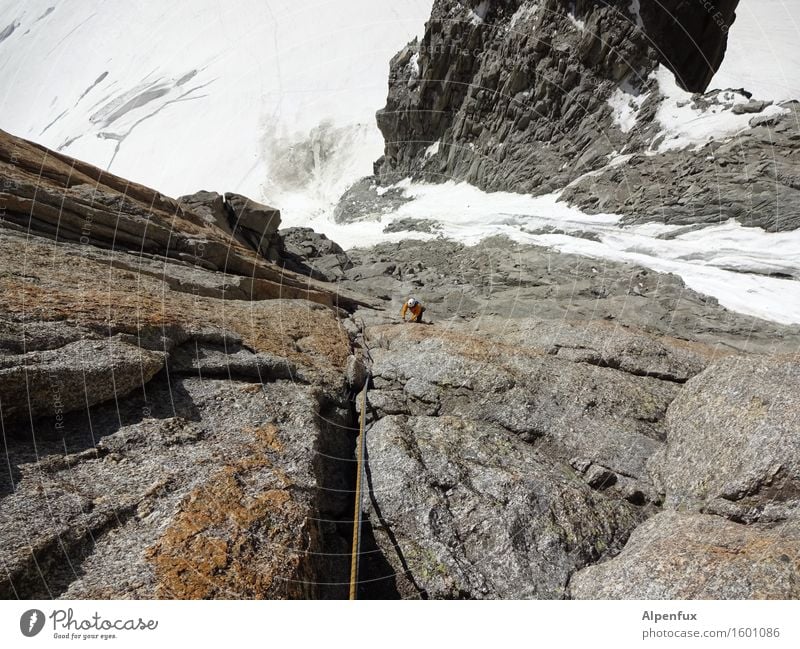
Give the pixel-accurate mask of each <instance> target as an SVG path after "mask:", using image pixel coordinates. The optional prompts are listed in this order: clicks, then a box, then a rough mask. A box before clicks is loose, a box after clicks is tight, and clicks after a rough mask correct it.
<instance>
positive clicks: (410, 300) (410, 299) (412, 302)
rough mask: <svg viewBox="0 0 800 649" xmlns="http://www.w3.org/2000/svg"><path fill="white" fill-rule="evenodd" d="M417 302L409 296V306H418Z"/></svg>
mask: <svg viewBox="0 0 800 649" xmlns="http://www.w3.org/2000/svg"><path fill="white" fill-rule="evenodd" d="M416 304H417V301H416V300H415V299H414V298H413V297H410V298H408V306H416Z"/></svg>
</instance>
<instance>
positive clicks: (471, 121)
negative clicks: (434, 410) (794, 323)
mask: <svg viewBox="0 0 800 649" xmlns="http://www.w3.org/2000/svg"><path fill="white" fill-rule="evenodd" d="M736 5H737V1H736V0H717V1H716V2H710V1H709V2H696V3H689V2H684V1H682V0H670V1H669V2H655V1H648V2H645V1H644V0H643V1H642V2H634V3H631V2H630V1H629V0H619V1H617V2H593V1H585V2H569V1H567V0H546V1H543V2H528V1H522V2H520V1H517V2H512V1H508V2H484V3H478V2H471V1H469V2H468V1H466V0H463V1H462V0H439V1H438V2H436V3H435V5H434V8H433V11H432V14H431V19H430V21H429V22H428V23H427V25H426V30H425V35H424V36H423V38H422V40H421V41H414V42H412V43H410V44H409V45H408V46H407V47H406V48H404V49H403V50H402V51H401V52H399V53H398V54H397V55H396V56H395V57H394V58H393V59H392V63H391V74H390V80H389V93H388V97H387V102H386V106H385V108H383V109H382V110H380V111H379V112H378V114H377V121H378V126H379V127H380V129H381V131H382V133H383V135H384V139H385V141H386V147H385V154H384V156H383V157H382V158H381V159H380V160H379V161H377V162H376V164H375V176H376V177H375V179H373V184H372V185H364V183H363V182H362V183H361V184H356V185H354V186H353V187H351V189H350V190H349V191H348V192H347V193H346V194H345V195H344V196H343V197H342V200H341V201H340V204H339V207H338V209H337V219H338V220H341V221H352V220H357V219H359V218H363V216H364V215H369V216H377V215H380V213H381V212H383V211H386V210H389V209H393V208H394V207H395V206H396V204H397V200H396V199H393V198H392V197H391V196H386V195H384V194H381V195H380V196H378V195H377V194H376V193H375V191H374V189H375V187H373V185H374V184H375V183H374V181H375V180H377V182H378V183H380V184H382V185H391V184H392V183H395V182H397V181H399V180H401V179H403V178H406V177H412V178H414V179H420V180H427V181H431V182H443V181H447V180H451V179H454V180H459V181H467V182H469V183H472V184H474V185H476V186H478V187H480V188H482V189H485V190H489V191H496V190H507V191H514V192H523V193H533V194H545V193H550V192H554V191H562V190H563V193H562V195H561V199H562V200H565V201H567V202H569V203H570V204H573V205H576V206H577V207H580V208H581V209H582V210H584V211H586V212H589V213H599V212H604V213H616V214H623V215H625V221H624V222H625V223H639V222H646V221H658V222H662V223H666V224H694V223H713V224H716V223H720V222H724V221H726V220H728V219H737V220H738V221H739V222H741V223H742V224H744V225H747V226H759V227H763V228H765V229H767V230H770V231H782V230H792V229H796V228H797V227H798V226H799V225H800V222H798V218H797V214H798V213H800V187H799V186H798V181H797V173H796V168H797V157H798V146H800V144H799V142H800V139H798V137H797V133H798V126H797V125H798V106H797V104H796V103H793V102H788V103H785V104H782V105H781V106H780V110H778V107H772V108H773V111H772V112H768V113H765V112H764V111H765V108H767V107H768V102H766V103H765V102H759V101H751V102H750V103H741V100H742V99H743V97H740V96H733V95H731V97H732V98H731V99H730V101H728V100H725V99H724V98H721V97H720V93H709V94H706V95H695V96H694V98H690V99H686V98H681V99H679V100H677V101H676V100H675V99H674V98H672V97H668V96H665V94H664V93H665V92H667V93H668V91H666V90H664V88H662V87H661V85H660V83H659V82H658V79H657V77H656V76H654V75H653V74H651V73H652V72H653V71H654V70H655V68H656V66H657V65H658V64H663V65H666V66H667V67H668V68H669V69H670V70H672V71H673V72H674V73H675V79H676V81H677V82H678V84H680V85H683V86H684V87H685V88H688V89H689V90H691V91H696V92H701V91H703V90H705V87H706V85H707V84H708V82H709V80H710V79H711V77H712V76H713V73H714V71H715V70H716V69H717V68H718V67H719V64H720V62H721V60H722V56H723V54H724V49H725V45H726V40H727V27H729V26H730V24H731V22H732V21H733V17H734V10H735V8H736ZM687 97H691V96H689V95H687ZM687 102H688V103H691V104H692V106H694V107H696V109H697V117H698V118H700V117H703V116H704V115H717V114H722V113H725V117H726V119H727V118H728V117H730V116H731V114H734V115H735V114H742V113H749V112H752V113H753V118H752V119H751V120H750V125H749V126H750V127H749V128H748V123H747V120H744V121H743V122H741V127H739V128H735V129H733V130H731V131H729V132H728V134H727V135H724V136H722V137H720V135H719V134H714V133H713V132H712V131H713V128H712V127H711V126H709V129H710V131H709V135H708V137H707V138H706V139H705V140H703V138H698V139H697V140H696V141H695V140H693V141H692V142H687V143H685V144H678V145H676V146H674V147H665V146H662V145H663V144H664V140H665V138H667V137H673V134H672V133H671V131H670V128H672V127H671V126H670V124H672V122H671V120H672V118H671V117H670V114H671V113H672V112H674V110H676V108H680V107H681V106H682V105H683V104H685V103H687ZM620 111H621V112H620ZM621 114H628V117H627V118H625V119H624V120H623V119H621V118H620V115H621ZM623 154H624V157H623Z"/></svg>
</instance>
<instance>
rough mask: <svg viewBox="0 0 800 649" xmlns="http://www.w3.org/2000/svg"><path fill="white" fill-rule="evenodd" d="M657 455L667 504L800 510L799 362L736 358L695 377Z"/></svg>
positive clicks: (760, 514)
mask: <svg viewBox="0 0 800 649" xmlns="http://www.w3.org/2000/svg"><path fill="white" fill-rule="evenodd" d="M667 429H668V433H667V446H666V451H665V453H664V455H663V457H660V456H659V457H658V458H657V461H654V471H656V472H659V473H660V475H661V479H662V480H663V488H664V490H665V491H666V503H667V505H668V506H669V507H672V508H675V509H680V510H687V509H689V510H695V511H697V510H712V511H717V512H719V513H722V514H724V515H727V516H731V517H734V518H737V519H739V520H748V521H751V520H759V519H778V520H780V519H784V518H786V517H788V516H793V517H797V516H798V514H800V367H798V365H797V361H796V359H795V358H794V357H775V356H773V357H742V356H735V357H729V358H726V359H724V360H721V361H719V362H717V363H714V364H713V365H711V366H710V367H709V368H708V369H706V370H705V371H704V372H702V373H701V374H699V375H698V376H696V377H695V378H693V379H691V380H690V381H689V382H688V383H687V384H686V387H685V388H684V389H683V390H682V391H681V392H680V394H679V395H678V396H677V398H676V399H675V400H674V401H673V402H672V404H671V405H670V407H669V409H668V411H667Z"/></svg>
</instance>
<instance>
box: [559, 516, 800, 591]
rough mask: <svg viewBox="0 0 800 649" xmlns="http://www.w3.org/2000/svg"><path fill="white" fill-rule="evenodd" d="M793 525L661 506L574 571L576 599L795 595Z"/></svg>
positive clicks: (799, 556) (798, 540)
mask: <svg viewBox="0 0 800 649" xmlns="http://www.w3.org/2000/svg"><path fill="white" fill-rule="evenodd" d="M798 575H800V528H798V526H797V525H739V524H737V523H732V522H730V521H727V520H725V519H723V518H720V517H718V516H708V515H704V514H679V513H676V512H664V513H661V514H658V515H657V516H654V517H653V518H651V519H649V520H648V521H647V522H645V523H643V524H642V525H640V526H639V527H637V528H636V530H635V531H634V532H633V534H631V538H630V540H629V541H628V544H627V545H626V546H625V549H624V550H623V551H622V553H621V554H620V555H619V556H618V557H615V558H614V559H612V560H610V561H606V562H605V563H600V564H598V565H594V566H590V567H588V568H585V569H583V570H581V571H580V572H578V573H577V574H576V575H575V576H574V577H573V578H572V580H571V581H570V586H569V591H570V595H571V596H572V597H573V598H575V599H645V600H646V599H797V598H798V597H800V577H798Z"/></svg>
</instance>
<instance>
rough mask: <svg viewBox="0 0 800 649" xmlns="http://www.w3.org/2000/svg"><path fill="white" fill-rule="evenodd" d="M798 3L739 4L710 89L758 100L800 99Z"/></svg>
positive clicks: (747, 0)
mask: <svg viewBox="0 0 800 649" xmlns="http://www.w3.org/2000/svg"><path fill="white" fill-rule="evenodd" d="M798 37H800V1H798V0H740V2H739V6H738V8H737V9H736V21H735V22H734V23H733V26H732V27H731V30H730V33H729V35H728V49H727V50H726V52H725V58H724V59H723V61H722V66H721V67H720V69H719V70H718V71H717V74H716V75H715V76H714V78H713V80H712V81H711V87H712V88H719V89H725V88H744V89H746V90H748V91H750V92H752V93H753V94H754V96H755V97H757V98H758V99H774V100H775V101H781V100H785V99H800V46H799V45H798Z"/></svg>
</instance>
